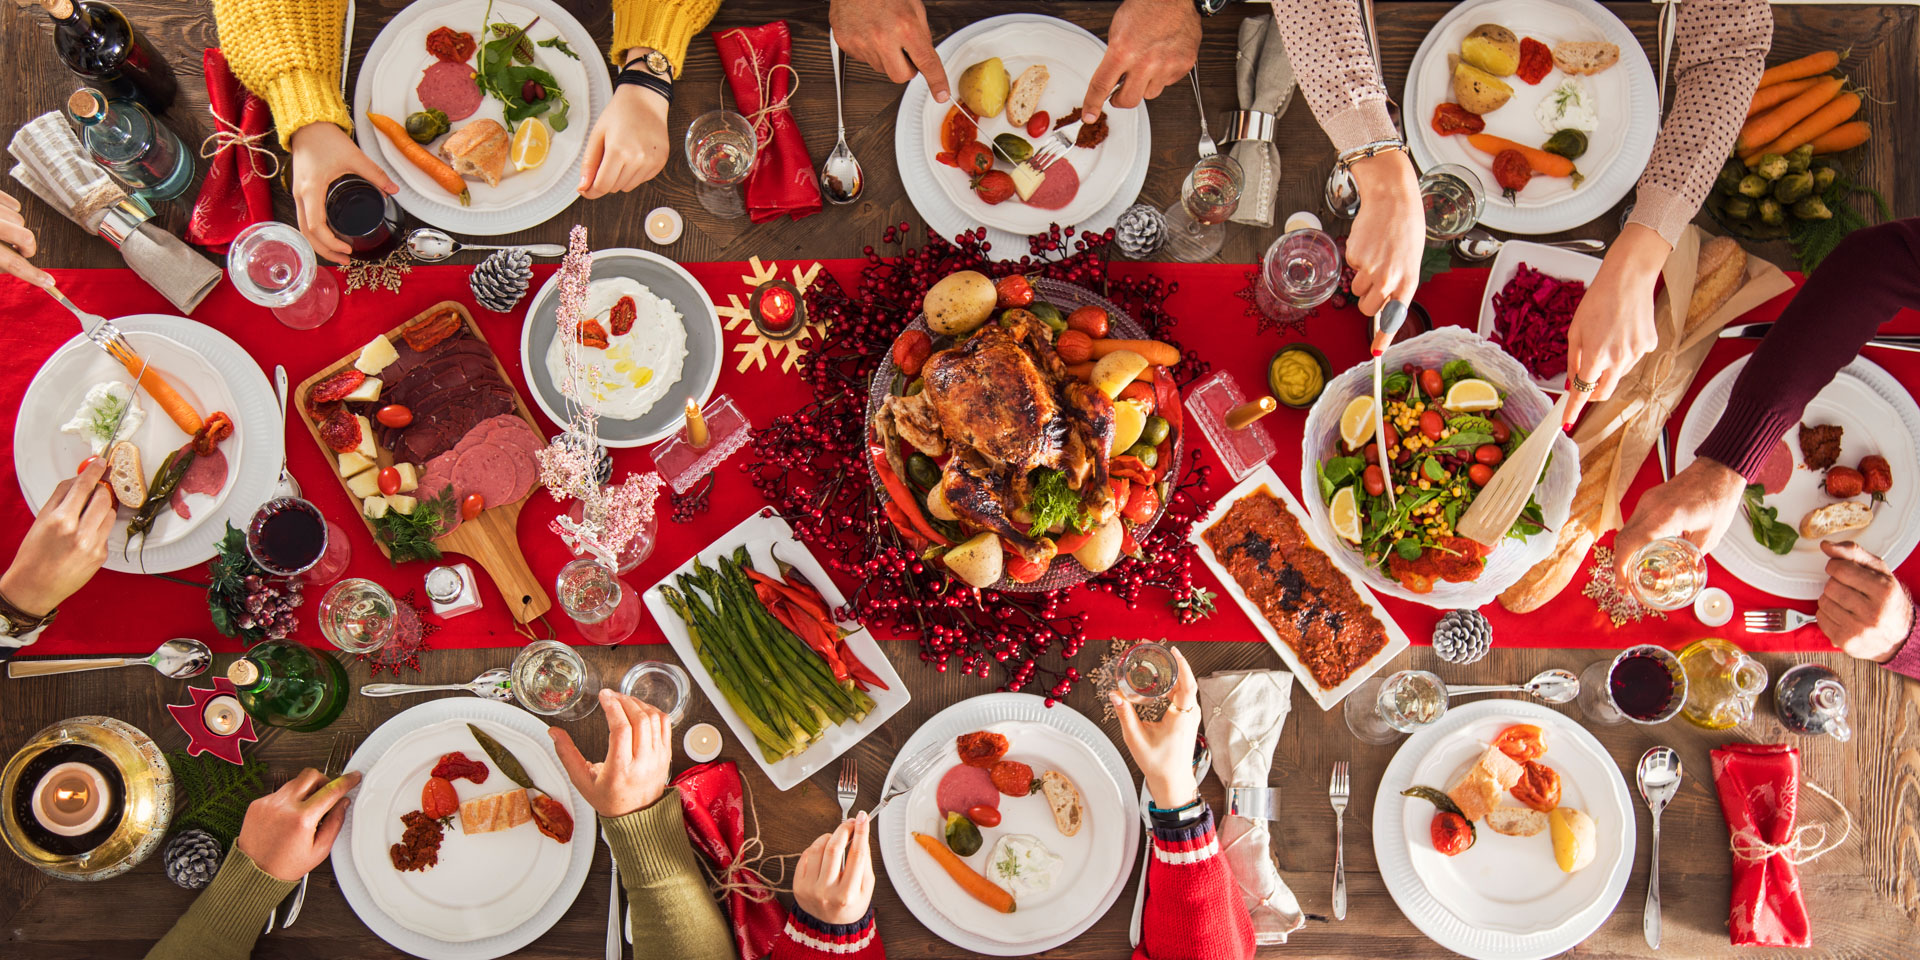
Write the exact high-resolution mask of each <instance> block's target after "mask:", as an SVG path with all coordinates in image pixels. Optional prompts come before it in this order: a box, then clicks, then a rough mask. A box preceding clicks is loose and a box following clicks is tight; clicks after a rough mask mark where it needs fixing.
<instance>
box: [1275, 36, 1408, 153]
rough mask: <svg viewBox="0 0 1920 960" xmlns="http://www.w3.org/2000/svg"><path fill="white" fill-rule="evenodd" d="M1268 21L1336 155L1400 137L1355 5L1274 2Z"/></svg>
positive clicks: (1308, 104) (1385, 89)
mask: <svg viewBox="0 0 1920 960" xmlns="http://www.w3.org/2000/svg"><path fill="white" fill-rule="evenodd" d="M1273 18H1274V22H1275V23H1276V24H1277V25H1278V26H1279V27H1280V43H1281V45H1282V46H1284V47H1286V50H1287V59H1288V60H1290V61H1292V62H1293V72H1294V76H1295V77H1296V78H1297V79H1298V81H1299V84H1300V92H1301V93H1302V94H1304V95H1305V96H1306V98H1307V106H1308V108H1310V109H1311V110H1313V115H1314V117H1315V119H1317V120H1319V121H1320V127H1321V129H1323V130H1325V131H1326V132H1327V138H1328V139H1330V140H1332V141H1333V148H1334V149H1335V150H1339V151H1345V150H1351V149H1353V148H1355V147H1358V146H1361V145H1363V144H1368V143H1372V142H1374V141H1376V140H1389V139H1395V138H1398V137H1399V136H1400V134H1399V132H1398V131H1396V130H1394V128H1393V121H1392V119H1390V118H1389V117H1388V116H1387V88H1386V87H1385V86H1384V85H1382V84H1381V83H1380V80H1379V76H1378V71H1377V70H1376V69H1375V68H1374V63H1373V57H1372V56H1371V55H1370V54H1369V53H1368V52H1367V37H1366V32H1365V30H1364V29H1363V28H1362V26H1361V23H1360V4H1359V2H1358V0H1273Z"/></svg>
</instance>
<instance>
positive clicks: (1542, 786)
mask: <svg viewBox="0 0 1920 960" xmlns="http://www.w3.org/2000/svg"><path fill="white" fill-rule="evenodd" d="M1511 789H1512V791H1513V798H1514V799H1515V800H1518V801H1520V802H1521V803H1524V804H1526V805H1527V806H1529V807H1532V808H1533V809H1535V810H1538V811H1540V812H1541V813H1546V812H1547V811H1549V810H1552V809H1553V808H1554V807H1557V806H1559V805H1560V772H1559V771H1557V770H1555V769H1553V768H1552V767H1549V766H1547V765H1546V764H1544V763H1541V762H1539V761H1537V760H1528V761H1527V766H1526V772H1525V773H1523V774H1521V776H1520V782H1519V783H1516V784H1514V785H1513V787H1512V788H1511Z"/></svg>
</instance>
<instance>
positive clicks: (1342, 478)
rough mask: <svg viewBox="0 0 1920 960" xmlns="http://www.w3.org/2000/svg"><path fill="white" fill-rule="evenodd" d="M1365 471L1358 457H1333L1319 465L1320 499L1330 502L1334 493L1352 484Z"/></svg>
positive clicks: (1364, 461)
mask: <svg viewBox="0 0 1920 960" xmlns="http://www.w3.org/2000/svg"><path fill="white" fill-rule="evenodd" d="M1366 469H1367V461H1366V460H1364V459H1362V458H1360V457H1333V458H1330V459H1328V460H1325V461H1323V462H1321V464H1320V498H1321V499H1322V500H1326V501H1328V502H1332V500H1333V494H1334V491H1336V490H1339V489H1340V488H1341V487H1344V486H1346V485H1347V484H1349V483H1352V482H1353V480H1354V478H1355V477H1358V476H1360V474H1361V473H1362V472H1363V471H1365V470H1366Z"/></svg>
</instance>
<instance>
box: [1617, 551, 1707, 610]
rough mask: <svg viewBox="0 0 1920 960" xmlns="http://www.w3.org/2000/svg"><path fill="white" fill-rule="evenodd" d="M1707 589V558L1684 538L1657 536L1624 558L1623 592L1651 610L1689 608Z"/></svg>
mask: <svg viewBox="0 0 1920 960" xmlns="http://www.w3.org/2000/svg"><path fill="white" fill-rule="evenodd" d="M1706 588H1707V555H1706V554H1705V553H1703V552H1701V550H1700V548H1699V547H1697V546H1695V545H1694V543H1693V541H1691V540H1688V539H1686V538H1685V537H1661V538H1660V539H1658V540H1655V541H1653V542H1651V543H1648V544H1647V545H1646V546H1643V547H1641V548H1640V549H1638V550H1635V551H1634V552H1633V556H1632V557H1629V558H1628V559H1627V590H1628V591H1629V592H1631V593H1632V594H1633V597H1634V599H1636V600H1638V601H1640V602H1641V603H1643V604H1646V605H1647V606H1648V607H1651V608H1653V609H1655V610H1678V609H1680V608H1681V607H1688V606H1692V605H1693V601H1694V598H1695V597H1698V596H1699V595H1700V591H1702V590H1705V589H1706Z"/></svg>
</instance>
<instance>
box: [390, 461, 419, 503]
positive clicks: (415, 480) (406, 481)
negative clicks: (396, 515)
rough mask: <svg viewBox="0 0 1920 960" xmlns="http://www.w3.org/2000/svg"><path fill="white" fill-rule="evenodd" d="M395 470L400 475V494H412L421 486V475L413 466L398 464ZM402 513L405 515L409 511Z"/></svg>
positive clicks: (394, 467) (395, 465) (394, 466)
mask: <svg viewBox="0 0 1920 960" xmlns="http://www.w3.org/2000/svg"><path fill="white" fill-rule="evenodd" d="M393 469H394V472H396V473H398V474H400V492H401V493H412V492H413V489H414V488H415V487H418V486H419V485H420V474H419V472H418V471H416V470H415V469H414V466H413V464H411V463H396V464H394V465H393ZM401 512H402V513H405V512H407V511H401Z"/></svg>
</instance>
